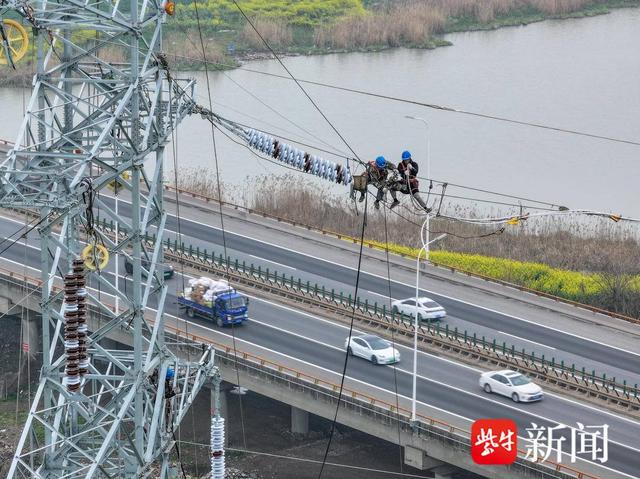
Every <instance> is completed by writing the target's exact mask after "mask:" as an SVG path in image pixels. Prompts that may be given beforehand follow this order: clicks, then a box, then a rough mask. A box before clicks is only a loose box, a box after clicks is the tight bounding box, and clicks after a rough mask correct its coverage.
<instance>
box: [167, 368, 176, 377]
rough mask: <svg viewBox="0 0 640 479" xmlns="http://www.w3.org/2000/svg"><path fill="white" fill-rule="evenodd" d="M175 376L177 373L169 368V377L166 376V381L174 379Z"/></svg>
mask: <svg viewBox="0 0 640 479" xmlns="http://www.w3.org/2000/svg"><path fill="white" fill-rule="evenodd" d="M173 376H175V373H174V372H173V369H171V368H167V375H166V379H168V380H169V379H173Z"/></svg>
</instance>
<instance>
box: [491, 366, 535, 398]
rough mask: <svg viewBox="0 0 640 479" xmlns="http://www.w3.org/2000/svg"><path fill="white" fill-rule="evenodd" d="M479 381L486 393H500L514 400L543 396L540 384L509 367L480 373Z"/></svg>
mask: <svg viewBox="0 0 640 479" xmlns="http://www.w3.org/2000/svg"><path fill="white" fill-rule="evenodd" d="M479 383H480V387H481V388H482V389H484V391H485V392H486V393H492V392H494V393H496V394H502V395H503V396H507V397H510V398H511V399H512V400H513V401H515V402H533V401H540V400H542V398H543V396H544V394H543V392H542V389H541V388H540V386H538V385H536V384H534V383H532V382H531V379H529V378H528V377H526V376H525V375H523V374H520V373H519V372H517V371H511V370H509V369H505V370H504V371H489V372H486V373H482V374H481V375H480V381H479Z"/></svg>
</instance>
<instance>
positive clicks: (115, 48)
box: [0, 0, 217, 478]
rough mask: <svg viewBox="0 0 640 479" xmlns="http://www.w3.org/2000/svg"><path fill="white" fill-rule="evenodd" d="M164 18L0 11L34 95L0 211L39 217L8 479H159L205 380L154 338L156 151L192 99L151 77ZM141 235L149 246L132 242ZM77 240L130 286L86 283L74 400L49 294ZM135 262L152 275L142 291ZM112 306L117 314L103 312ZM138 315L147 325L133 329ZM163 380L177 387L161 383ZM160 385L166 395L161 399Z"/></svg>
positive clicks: (91, 4) (79, 10)
mask: <svg viewBox="0 0 640 479" xmlns="http://www.w3.org/2000/svg"><path fill="white" fill-rule="evenodd" d="M166 7H167V5H165V0H162V1H158V0H92V1H86V2H85V1H78V0H53V1H52V0H35V1H20V2H16V0H11V1H10V2H8V1H7V0H4V2H3V1H2V0H0V16H1V15H2V13H3V12H6V11H8V10H13V11H17V12H18V13H19V14H21V15H22V16H23V17H24V18H25V19H26V20H25V21H26V22H29V23H30V24H31V26H32V27H33V31H34V35H35V37H36V42H37V74H36V76H35V78H34V84H33V87H34V88H33V94H32V96H31V99H30V102H29V104H28V107H27V112H26V116H25V118H24V121H23V123H22V125H21V127H20V130H19V134H18V138H17V140H16V146H15V148H14V149H13V150H12V151H11V152H10V153H9V154H8V156H7V158H6V160H5V161H3V162H2V163H1V164H0V206H2V207H11V208H21V209H28V210H31V211H35V212H37V213H38V214H39V217H40V221H41V223H40V224H39V225H38V231H39V232H40V247H41V256H40V261H41V263H40V264H41V271H42V303H41V306H42V342H43V346H42V347H43V351H42V352H43V368H42V372H41V378H40V384H39V387H38V389H37V392H36V395H35V398H34V400H33V403H32V408H31V411H30V413H29V416H28V419H27V422H26V425H25V428H24V431H23V433H22V436H21V438H20V441H19V444H18V448H17V452H16V455H15V457H14V459H13V462H12V464H11V468H10V472H9V477H28V478H34V477H35V478H54V477H55V478H58V477H64V478H80V477H146V476H147V475H149V473H150V465H151V464H152V463H154V462H156V461H157V462H156V463H157V464H161V477H167V476H168V474H169V473H168V469H169V467H168V466H169V452H170V451H171V449H172V445H173V432H174V431H175V429H176V427H177V426H178V424H179V423H180V421H181V419H182V418H183V416H184V415H185V413H186V411H187V409H188V408H189V406H190V405H191V402H192V401H193V399H194V398H195V395H196V394H197V392H198V391H199V389H200V388H201V386H202V385H203V383H204V382H205V381H206V380H207V378H209V379H210V378H211V377H212V376H214V375H216V374H217V372H216V370H215V367H214V365H213V353H212V351H211V350H210V349H205V348H202V350H201V349H198V351H199V354H198V355H197V356H192V357H196V358H197V361H195V362H187V361H184V360H181V359H178V358H177V356H176V355H175V353H174V352H172V351H171V350H170V349H169V347H168V345H167V342H168V341H169V339H168V338H167V342H165V335H164V316H163V304H164V300H165V296H166V293H167V286H166V285H165V284H164V279H163V274H162V272H161V271H159V270H158V269H157V268H156V267H157V265H158V264H159V263H161V262H162V247H161V241H162V238H163V231H164V226H165V220H166V214H165V212H164V209H163V195H162V181H163V160H164V146H163V145H165V144H166V142H167V139H168V136H169V135H170V134H171V132H172V130H173V129H174V127H175V125H176V124H177V123H178V122H180V121H181V120H182V118H183V117H184V116H185V115H186V114H187V113H188V108H189V104H190V103H189V101H188V96H190V95H192V93H193V88H194V85H193V83H191V82H184V84H182V85H178V83H177V82H176V81H174V80H173V79H171V77H170V75H169V73H168V71H167V70H166V69H165V68H163V64H164V65H166V62H164V61H162V58H163V57H162V56H161V55H160V51H161V47H162V24H163V22H164V21H165V19H166V18H165V17H166V12H165V9H166V10H169V8H166ZM171 7H172V5H171ZM107 49H108V50H109V52H111V54H112V59H111V60H110V61H107V60H106V59H105V56H104V55H105V53H104V52H105V50H107ZM113 53H115V56H116V57H118V56H119V57H121V58H122V60H114V59H113V56H114V55H113ZM145 165H146V166H145ZM126 172H128V173H126ZM125 173H126V174H125ZM114 181H119V182H120V183H121V184H122V185H123V187H124V190H126V191H128V192H129V193H128V194H127V193H125V194H127V195H130V199H131V207H130V211H129V216H128V217H127V216H126V215H119V216H117V215H116V213H115V211H114V204H113V201H112V199H110V198H107V196H108V195H106V194H105V195H101V194H100V192H101V191H102V190H103V189H104V188H105V187H107V186H108V185H110V184H113V182H114ZM91 191H94V192H96V193H97V195H96V196H95V201H94V202H93V205H92V206H93V211H94V212H95V211H98V210H99V212H100V216H101V218H106V219H107V220H113V221H115V222H118V224H119V230H120V235H119V236H118V237H115V236H114V235H107V234H106V233H105V232H104V231H102V230H100V229H99V228H96V229H95V230H92V226H93V224H92V223H93V222H92V220H91V217H90V216H91V215H88V214H87V206H88V205H87V201H86V197H87V195H88V193H90V192H91ZM83 193H84V194H85V197H84V198H83ZM105 193H107V191H106V190H105ZM88 196H91V195H88ZM89 206H91V205H89ZM151 234H155V236H156V238H157V240H156V242H155V244H150V243H148V242H145V241H144V236H145V235H151ZM88 241H89V242H96V243H97V244H101V245H104V246H105V247H106V248H107V249H108V250H109V251H110V252H111V253H112V254H113V253H118V254H120V255H124V256H126V257H128V258H129V260H130V261H131V262H132V263H133V274H132V286H129V291H128V292H127V294H124V293H123V292H122V291H119V290H118V288H116V286H115V284H116V282H115V279H114V275H112V274H111V273H109V272H108V271H103V272H102V273H99V274H98V273H97V272H91V271H89V272H88V275H87V288H86V303H87V310H88V311H89V312H93V313H94V314H95V313H100V314H101V315H102V318H103V320H102V322H101V325H100V326H96V327H94V328H93V330H92V331H91V332H89V333H87V335H88V336H87V341H86V344H87V356H88V366H87V371H86V373H85V374H84V376H82V380H81V384H80V388H79V389H78V390H77V391H73V390H71V389H72V388H70V387H69V378H68V377H65V376H68V373H67V372H65V364H66V363H68V361H69V359H68V351H67V354H65V347H67V348H69V347H70V346H69V343H65V336H66V339H67V340H69V336H68V335H67V333H68V330H69V329H73V328H69V324H65V314H67V310H66V309H64V307H65V304H66V303H63V304H62V306H61V305H60V304H61V301H62V300H63V295H64V292H63V291H59V292H56V291H55V290H54V289H53V286H54V283H55V282H60V279H59V278H60V276H61V275H66V274H67V273H68V272H69V271H70V268H71V266H72V262H73V260H74V259H77V258H78V256H79V254H80V251H81V250H82V249H83V248H84V247H85V244H86V243H87V242H88ZM141 258H145V259H147V260H148V261H149V264H150V267H149V268H148V278H149V279H145V280H144V282H143V277H142V274H141V268H142V263H141ZM94 260H96V261H97V258H95V257H94ZM145 264H147V263H146V262H145ZM122 283H123V281H120V285H121V286H122ZM115 296H118V297H119V303H120V310H119V311H117V312H116V311H114V309H113V308H112V307H111V306H110V301H111V303H113V302H114V301H112V300H109V299H108V298H114V297H115ZM150 301H152V302H153V304H150ZM67 306H68V304H67ZM148 306H153V308H155V310H156V311H157V313H154V314H153V315H150V314H149V313H147V316H148V317H146V318H145V315H144V312H145V310H146V308H147V307H148ZM104 318H106V320H105V319H104ZM65 327H66V328H67V331H65ZM123 330H124V331H125V332H127V331H128V332H129V333H130V334H131V336H132V338H133V348H132V349H131V350H114V349H109V347H108V344H110V343H107V337H108V336H109V334H110V333H112V332H115V331H118V332H122V331H123ZM66 365H67V367H68V364H66ZM168 369H171V370H172V371H170V372H173V371H175V376H174V378H173V379H172V380H171V381H168V382H167V381H165V380H164V378H165V373H166V372H167V371H168ZM66 371H68V369H67V370H66ZM168 376H170V375H168ZM165 383H167V384H170V386H171V387H172V389H173V390H174V391H177V392H178V394H177V395H176V396H174V397H172V398H165V396H167V395H166V394H165Z"/></svg>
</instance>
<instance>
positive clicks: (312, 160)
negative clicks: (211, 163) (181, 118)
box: [192, 104, 352, 186]
mask: <svg viewBox="0 0 640 479" xmlns="http://www.w3.org/2000/svg"><path fill="white" fill-rule="evenodd" d="M192 113H196V114H200V115H201V116H202V117H203V118H205V119H207V120H209V121H210V122H211V123H213V124H215V125H217V126H218V127H222V128H224V129H226V130H228V131H230V132H231V133H233V134H234V135H235V136H237V137H239V138H241V139H242V140H243V141H244V142H245V143H246V144H247V145H248V146H249V147H250V148H252V149H254V150H256V151H258V152H260V153H262V154H264V155H267V156H270V157H271V158H274V159H276V160H278V161H280V162H281V163H284V164H285V165H288V166H290V167H292V168H295V169H298V170H300V171H303V172H305V173H309V174H311V175H314V176H317V177H319V178H322V179H325V180H327V181H332V182H334V183H338V184H343V185H345V186H348V185H350V184H351V180H352V175H351V168H350V167H349V162H348V160H347V164H346V166H345V165H342V164H340V163H335V162H333V161H329V160H326V159H324V158H322V157H320V156H316V155H312V154H310V153H308V152H306V151H304V150H300V149H298V148H296V147H295V146H293V145H291V144H289V143H286V142H284V141H280V140H278V139H276V138H275V137H273V136H271V135H269V134H267V133H263V132H261V131H259V130H256V129H254V128H244V127H242V126H241V125H239V124H237V123H235V122H233V121H231V120H228V119H226V118H223V117H221V116H220V115H218V114H216V113H214V112H212V111H210V110H208V109H207V108H204V107H202V106H200V105H196V104H194V105H193V106H192Z"/></svg>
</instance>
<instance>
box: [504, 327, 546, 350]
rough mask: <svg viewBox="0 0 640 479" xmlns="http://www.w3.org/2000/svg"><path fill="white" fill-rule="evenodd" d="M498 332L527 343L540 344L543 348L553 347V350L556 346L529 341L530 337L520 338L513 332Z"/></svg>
mask: <svg viewBox="0 0 640 479" xmlns="http://www.w3.org/2000/svg"><path fill="white" fill-rule="evenodd" d="M498 333H500V334H504V335H506V336H511V337H512V338H516V339H519V340H520V341H526V342H528V343H532V344H537V345H538V346H541V347H543V348H548V349H553V350H555V349H556V348H554V347H553V346H547V345H546V344H542V343H536V342H535V341H531V340H530V339H524V338H521V337H520V336H516V335H515V334H509V333H505V332H504V331H498Z"/></svg>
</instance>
